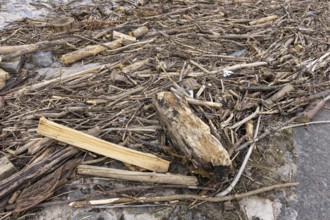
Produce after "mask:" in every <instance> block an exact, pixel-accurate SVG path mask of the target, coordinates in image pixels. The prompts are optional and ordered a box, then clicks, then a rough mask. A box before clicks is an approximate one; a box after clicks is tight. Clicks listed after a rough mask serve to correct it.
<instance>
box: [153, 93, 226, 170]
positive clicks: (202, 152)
mask: <svg viewBox="0 0 330 220" xmlns="http://www.w3.org/2000/svg"><path fill="white" fill-rule="evenodd" d="M153 101H154V106H155V108H156V112H157V115H158V117H159V119H160V122H161V123H162V124H163V125H164V127H165V128H166V133H167V136H168V138H169V139H170V140H171V141H172V143H173V144H174V145H175V147H177V148H178V149H180V150H181V152H182V153H183V154H184V155H185V156H186V157H188V158H189V159H190V160H191V161H192V162H193V163H194V164H195V165H196V166H197V167H199V168H203V169H205V170H208V171H213V170H214V169H215V168H217V167H220V166H230V165H231V160H230V158H229V154H228V152H227V151H226V149H225V148H224V147H223V146H222V144H221V143H220V141H219V140H218V139H217V138H215V137H214V136H213V135H212V134H211V132H210V128H209V126H207V125H206V124H205V123H204V122H203V121H202V120H201V119H200V118H198V117H197V116H196V115H195V114H194V113H193V112H192V111H191V109H190V108H189V106H188V104H187V102H186V100H185V99H181V98H179V97H177V96H176V95H175V94H174V93H172V92H160V93H158V94H157V95H156V98H155V99H154V100H153Z"/></svg>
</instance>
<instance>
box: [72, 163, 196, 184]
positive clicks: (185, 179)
mask: <svg viewBox="0 0 330 220" xmlns="http://www.w3.org/2000/svg"><path fill="white" fill-rule="evenodd" d="M77 173H78V174H85V175H92V176H99V177H109V178H113V179H120V180H129V181H140V182H148V183H166V184H176V185H185V186H197V185H198V180H197V178H196V177H195V176H183V175H174V174H170V173H166V174H160V173H150V172H137V171H128V170H119V169H113V168H106V167H99V166H89V165H79V166H78V167H77Z"/></svg>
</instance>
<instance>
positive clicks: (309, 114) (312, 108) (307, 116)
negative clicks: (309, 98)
mask: <svg viewBox="0 0 330 220" xmlns="http://www.w3.org/2000/svg"><path fill="white" fill-rule="evenodd" d="M328 100H330V95H328V96H327V97H325V98H324V99H322V100H318V101H316V102H313V103H311V104H310V105H309V106H308V107H307V108H306V110H305V111H304V112H303V113H302V116H301V117H300V118H298V119H297V121H298V122H309V121H311V120H312V119H313V118H314V116H315V115H316V114H317V113H318V112H319V111H320V110H321V109H322V108H323V107H324V105H325V103H326V102H327V101H328Z"/></svg>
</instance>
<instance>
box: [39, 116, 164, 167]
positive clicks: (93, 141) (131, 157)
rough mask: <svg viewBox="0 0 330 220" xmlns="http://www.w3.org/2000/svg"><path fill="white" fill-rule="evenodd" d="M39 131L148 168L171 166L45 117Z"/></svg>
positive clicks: (151, 156) (40, 122)
mask: <svg viewBox="0 0 330 220" xmlns="http://www.w3.org/2000/svg"><path fill="white" fill-rule="evenodd" d="M37 132H38V133H39V134H42V135H44V136H47V137H50V138H53V139H55V140H58V141H61V142H64V143H67V144H70V145H73V146H75V147H78V148H81V149H84V150H87V151H91V152H94V153H97V154H100V155H103V156H107V157H110V158H113V159H116V160H119V161H122V162H125V163H129V164H132V165H135V166H139V167H142V168H145V169H148V170H152V171H156V172H167V170H168V168H169V164H170V162H169V161H166V160H164V159H162V158H159V157H156V156H154V155H152V154H148V153H143V152H140V151H136V150H132V149H129V148H126V147H123V146H120V145H117V144H114V143H110V142H107V141H104V140H101V139H99V138H96V137H93V136H91V135H89V134H86V133H83V132H80V131H77V130H74V129H72V128H68V127H66V126H63V125H60V124H57V123H55V122H52V121H49V120H47V119H46V118H43V117H42V118H40V121H39V126H38V130H37Z"/></svg>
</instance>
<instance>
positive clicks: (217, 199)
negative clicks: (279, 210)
mask: <svg viewBox="0 0 330 220" xmlns="http://www.w3.org/2000/svg"><path fill="white" fill-rule="evenodd" d="M297 185H298V183H297V182H292V183H283V184H277V185H273V186H266V187H263V188H260V189H257V190H252V191H249V192H246V193H241V194H235V195H229V196H223V197H207V196H200V195H194V194H181V195H170V196H156V197H149V198H148V197H137V198H111V199H101V200H89V201H78V202H71V203H70V204H69V206H71V207H75V208H78V207H84V206H90V205H94V206H95V205H104V204H118V203H150V202H165V201H173V200H199V201H206V202H224V201H230V200H234V199H241V198H244V197H248V196H252V195H256V194H260V193H264V192H268V191H271V190H275V189H281V188H286V187H293V186H297Z"/></svg>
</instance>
